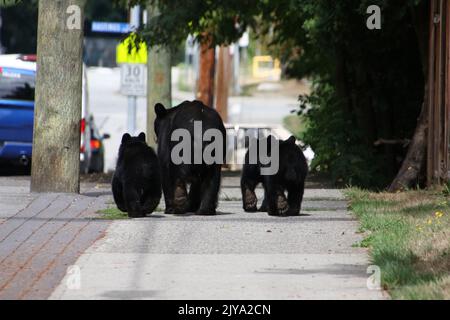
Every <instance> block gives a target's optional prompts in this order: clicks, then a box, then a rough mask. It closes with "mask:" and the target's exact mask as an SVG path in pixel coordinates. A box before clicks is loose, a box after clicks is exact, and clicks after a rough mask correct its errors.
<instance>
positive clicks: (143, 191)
mask: <svg viewBox="0 0 450 320" xmlns="http://www.w3.org/2000/svg"><path fill="white" fill-rule="evenodd" d="M112 191H113V196H114V201H115V203H116V205H117V207H118V208H119V209H120V210H121V211H123V212H128V216H129V217H131V218H138V217H144V216H145V215H146V214H150V213H152V212H153V211H154V210H155V208H156V207H157V206H158V204H159V201H160V199H161V179H160V169H159V163H158V158H157V157H156V154H155V151H153V149H152V148H150V147H149V146H148V145H147V143H146V142H145V134H144V133H143V132H142V133H141V134H140V135H139V136H138V137H131V136H130V135H129V134H128V133H125V134H124V135H123V137H122V143H121V145H120V148H119V158H118V160H117V167H116V171H115V173H114V176H113V180H112Z"/></svg>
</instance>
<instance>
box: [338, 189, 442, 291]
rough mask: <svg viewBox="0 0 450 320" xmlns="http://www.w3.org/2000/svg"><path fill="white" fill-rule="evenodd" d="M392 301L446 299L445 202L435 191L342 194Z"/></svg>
mask: <svg viewBox="0 0 450 320" xmlns="http://www.w3.org/2000/svg"><path fill="white" fill-rule="evenodd" d="M346 196H347V197H348V198H349V199H350V209H351V211H352V212H353V213H354V214H355V215H356V216H357V217H358V218H359V220H360V224H361V225H360V229H359V232H364V234H365V239H364V240H363V241H361V242H360V243H357V244H355V245H354V246H359V247H365V248H369V252H370V258H371V263H372V264H375V265H377V266H379V267H380V269H381V279H382V284H383V286H384V288H385V289H387V290H388V292H389V293H390V295H391V297H392V298H393V299H450V273H449V270H450V199H448V197H447V196H446V194H445V193H443V192H438V191H417V190H416V191H406V192H402V193H395V194H392V193H371V192H368V191H363V190H360V189H356V188H350V189H347V191H346Z"/></svg>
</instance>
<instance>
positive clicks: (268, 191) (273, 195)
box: [241, 136, 308, 216]
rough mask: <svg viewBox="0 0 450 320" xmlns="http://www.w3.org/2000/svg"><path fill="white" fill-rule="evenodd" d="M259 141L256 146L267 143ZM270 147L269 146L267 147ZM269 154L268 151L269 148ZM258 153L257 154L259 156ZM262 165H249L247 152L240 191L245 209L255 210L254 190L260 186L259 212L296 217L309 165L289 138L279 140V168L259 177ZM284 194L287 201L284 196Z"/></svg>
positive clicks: (270, 137) (267, 140) (266, 140)
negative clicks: (262, 197)
mask: <svg viewBox="0 0 450 320" xmlns="http://www.w3.org/2000/svg"><path fill="white" fill-rule="evenodd" d="M269 139H275V138H274V137H272V136H269V138H267V139H261V140H260V141H259V143H269ZM269 146H270V144H269ZM268 150H269V152H270V148H268ZM258 154H259V153H258ZM261 167H262V165H261V163H260V161H259V159H258V161H257V163H256V164H249V151H247V154H246V155H245V164H244V166H243V169H242V176H241V192H242V202H243V207H244V210H245V211H247V212H255V211H257V202H258V199H257V198H256V194H255V188H256V186H257V185H258V184H259V183H262V185H263V187H264V200H263V202H262V205H261V207H260V209H259V211H264V212H268V213H269V215H275V216H295V215H299V214H300V209H301V203H302V200H303V193H304V189H305V179H306V174H307V172H308V164H307V162H306V159H305V156H304V155H303V152H302V150H301V149H300V148H299V147H298V146H297V145H296V144H295V138H294V137H293V136H291V137H290V138H289V139H287V140H285V141H279V169H278V172H277V173H276V174H274V175H261ZM285 192H287V198H286V195H285Z"/></svg>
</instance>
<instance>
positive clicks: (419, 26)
mask: <svg viewBox="0 0 450 320" xmlns="http://www.w3.org/2000/svg"><path fill="white" fill-rule="evenodd" d="M411 16H412V20H413V23H414V28H415V31H416V35H417V43H418V46H419V50H420V52H421V61H422V70H423V74H424V77H425V79H427V80H426V84H425V93H424V100H423V101H424V102H423V104H422V110H421V112H420V116H419V119H418V121H417V126H416V130H415V131H414V135H413V138H412V140H411V143H410V145H409V148H408V152H407V153H406V157H405V159H404V160H403V163H402V166H401V167H400V170H399V172H398V173H397V176H396V177H395V179H394V181H393V182H392V183H391V185H390V186H389V188H388V191H389V192H395V191H399V190H404V189H406V188H410V187H414V186H417V185H418V184H421V183H422V180H423V179H422V177H421V175H422V173H423V172H424V170H425V166H426V155H427V138H428V137H427V128H428V93H429V88H428V83H429V80H428V79H429V76H428V69H429V62H428V57H429V48H430V44H429V32H430V28H429V26H430V5H429V3H428V2H427V1H423V2H422V3H421V4H419V5H418V6H417V7H416V8H415V10H412V12H411Z"/></svg>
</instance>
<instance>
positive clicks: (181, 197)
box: [173, 179, 189, 214]
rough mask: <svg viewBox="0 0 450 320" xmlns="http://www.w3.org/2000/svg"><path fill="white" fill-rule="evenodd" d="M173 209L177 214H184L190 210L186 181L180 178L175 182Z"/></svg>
mask: <svg viewBox="0 0 450 320" xmlns="http://www.w3.org/2000/svg"><path fill="white" fill-rule="evenodd" d="M173 196H174V197H173V209H174V213H175V214H184V213H186V212H187V211H188V206H189V203H188V197H187V190H186V183H185V182H184V181H182V180H180V179H177V181H176V182H175V191H174V194H173Z"/></svg>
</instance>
